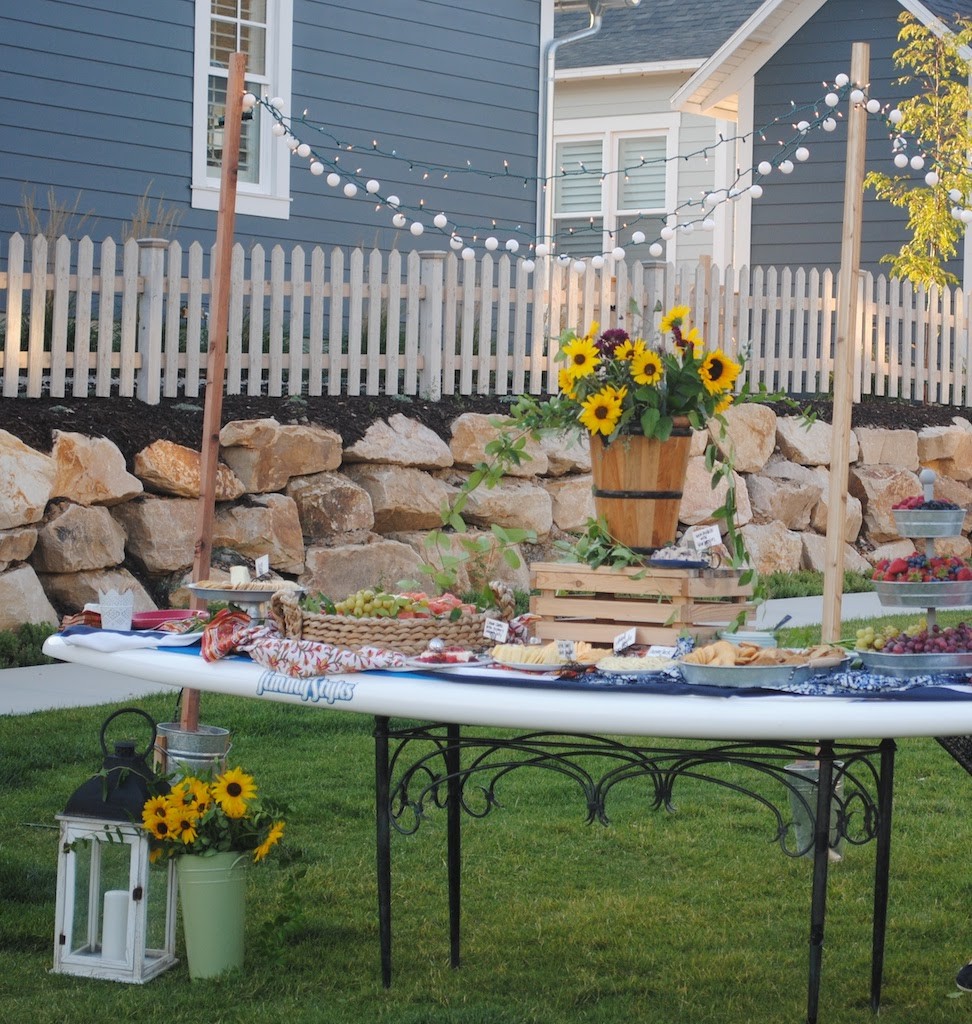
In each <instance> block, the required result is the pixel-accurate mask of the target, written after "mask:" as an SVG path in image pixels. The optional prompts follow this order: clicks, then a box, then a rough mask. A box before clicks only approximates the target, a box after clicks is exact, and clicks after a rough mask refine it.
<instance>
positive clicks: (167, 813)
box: [142, 768, 284, 861]
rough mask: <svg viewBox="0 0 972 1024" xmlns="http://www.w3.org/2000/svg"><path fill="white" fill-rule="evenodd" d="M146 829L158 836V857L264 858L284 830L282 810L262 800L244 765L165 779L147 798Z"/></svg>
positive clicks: (155, 849)
mask: <svg viewBox="0 0 972 1024" xmlns="http://www.w3.org/2000/svg"><path fill="white" fill-rule="evenodd" d="M142 827H143V828H144V829H145V830H146V831H147V832H148V833H149V834H150V836H151V837H152V843H151V845H152V854H151V856H152V859H153V860H159V859H167V858H170V857H179V856H186V855H192V854H195V855H200V854H207V853H229V852H235V853H251V852H252V854H253V860H254V861H260V860H263V858H264V857H266V855H267V854H268V853H269V852H270V850H271V849H272V848H273V847H274V846H276V845H277V843H278V842H279V841H280V839H281V838H282V836H283V833H284V821H283V819H282V818H281V817H280V815H279V814H278V812H277V808H276V807H275V806H273V805H272V804H270V803H268V802H265V801H263V800H261V799H260V797H259V796H258V793H257V787H256V783H255V782H254V780H253V776H252V775H247V774H246V773H245V772H244V771H242V769H240V768H231V769H229V770H228V771H224V772H222V773H221V774H219V775H216V776H215V777H214V778H212V779H204V778H198V777H196V776H191V775H183V776H181V777H179V778H178V779H176V780H175V781H173V782H172V783H171V785H170V784H169V783H168V782H167V781H166V782H163V783H162V784H161V785H160V787H159V791H158V792H156V793H155V794H153V795H152V796H150V797H149V798H148V800H146V801H145V805H144V806H143V808H142Z"/></svg>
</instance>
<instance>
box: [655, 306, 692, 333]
mask: <svg viewBox="0 0 972 1024" xmlns="http://www.w3.org/2000/svg"><path fill="white" fill-rule="evenodd" d="M689 312H690V310H689V308H688V306H672V308H671V309H670V310H669V311H668V312H667V313H666V314H665V315H664V316H663V317H662V322H661V327H660V330H661V332H662V333H663V334H667V333H668V332H669V331H670V330H671V329H672V328H673V327H681V326H682V323H683V322H684V321H685V319H686V318H687V317H688V315H689Z"/></svg>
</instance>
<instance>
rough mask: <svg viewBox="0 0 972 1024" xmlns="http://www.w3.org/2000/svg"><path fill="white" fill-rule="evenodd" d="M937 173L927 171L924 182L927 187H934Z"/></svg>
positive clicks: (936, 182)
mask: <svg viewBox="0 0 972 1024" xmlns="http://www.w3.org/2000/svg"><path fill="white" fill-rule="evenodd" d="M938 180H939V179H938V175H937V174H936V173H935V172H934V171H929V172H928V173H927V174H926V175H925V184H926V185H927V186H928V187H929V188H934V187H935V186H936V185H937V184H938Z"/></svg>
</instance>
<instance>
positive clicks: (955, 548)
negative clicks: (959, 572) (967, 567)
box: [918, 537, 972, 558]
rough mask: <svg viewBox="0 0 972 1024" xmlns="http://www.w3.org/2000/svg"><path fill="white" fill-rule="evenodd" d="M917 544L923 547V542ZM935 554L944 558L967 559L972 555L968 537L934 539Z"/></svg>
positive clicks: (971, 546)
mask: <svg viewBox="0 0 972 1024" xmlns="http://www.w3.org/2000/svg"><path fill="white" fill-rule="evenodd" d="M918 543H919V544H922V545H923V544H924V541H919V542H918ZM922 550H924V548H922ZM935 554H936V555H942V556H945V557H948V556H954V557H955V558H968V557H969V556H970V555H972V543H970V541H969V538H968V537H936V538H935Z"/></svg>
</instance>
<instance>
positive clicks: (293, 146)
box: [284, 135, 300, 153]
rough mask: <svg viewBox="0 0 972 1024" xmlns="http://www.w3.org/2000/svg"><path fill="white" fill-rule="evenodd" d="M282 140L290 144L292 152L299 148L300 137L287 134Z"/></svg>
mask: <svg viewBox="0 0 972 1024" xmlns="http://www.w3.org/2000/svg"><path fill="white" fill-rule="evenodd" d="M284 142H286V143H287V145H288V146H290V151H291V152H292V153H296V152H297V150H298V149H299V148H300V139H297V138H295V137H294V136H293V135H288V136H287V137H286V138H285V139H284Z"/></svg>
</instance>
